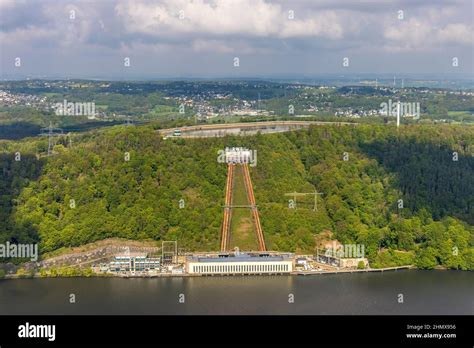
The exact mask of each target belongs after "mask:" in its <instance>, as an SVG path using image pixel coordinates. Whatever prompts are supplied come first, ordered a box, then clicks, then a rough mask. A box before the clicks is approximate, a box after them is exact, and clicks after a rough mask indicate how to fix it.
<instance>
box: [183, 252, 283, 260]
mask: <svg viewBox="0 0 474 348" xmlns="http://www.w3.org/2000/svg"><path fill="white" fill-rule="evenodd" d="M285 259H286V260H287V259H288V258H285V257H283V256H273V255H272V256H258V255H249V254H237V255H229V256H228V257H193V258H191V260H192V261H195V262H272V261H273V262H275V261H284V260H285Z"/></svg>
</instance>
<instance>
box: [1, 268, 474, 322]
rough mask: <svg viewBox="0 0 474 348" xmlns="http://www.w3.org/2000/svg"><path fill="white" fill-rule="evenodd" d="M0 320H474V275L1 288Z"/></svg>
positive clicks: (92, 281)
mask: <svg viewBox="0 0 474 348" xmlns="http://www.w3.org/2000/svg"><path fill="white" fill-rule="evenodd" d="M70 294H75V296H76V303H73V304H72V303H70V302H69V299H70ZM180 294H183V295H184V303H180V302H179V299H180ZM399 294H402V295H403V303H399V302H398V299H399ZM292 297H293V298H294V303H289V299H291V298H292ZM181 298H182V297H181ZM0 314H471V315H472V314H474V272H457V271H417V270H404V271H396V272H384V273H353V274H335V275H319V276H318V275H313V276H259V277H183V278H151V279H150V278H149V279H143V278H142V279H141V278H133V279H122V278H50V279H18V280H1V281H0Z"/></svg>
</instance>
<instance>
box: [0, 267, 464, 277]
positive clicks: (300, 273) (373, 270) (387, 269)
mask: <svg viewBox="0 0 474 348" xmlns="http://www.w3.org/2000/svg"><path fill="white" fill-rule="evenodd" d="M405 270H418V271H456V272H470V271H468V270H460V269H447V268H435V269H426V270H425V269H420V268H417V267H415V266H413V265H407V266H398V267H385V268H371V269H347V270H335V271H326V272H325V271H313V272H309V271H293V272H291V273H275V274H209V275H206V274H167V273H163V274H153V275H139V274H135V275H133V274H127V275H118V274H117V275H115V274H93V275H90V276H83V275H78V276H69V277H68V276H56V277H43V276H39V275H35V276H33V277H31V276H17V275H6V276H5V277H4V278H2V279H0V280H15V279H51V278H62V279H65V278H122V279H137V278H140V279H152V278H188V277H193V278H203V277H210V278H213V277H249V276H251V277H267V276H317V275H319V276H322V275H335V274H348V273H383V272H396V271H405Z"/></svg>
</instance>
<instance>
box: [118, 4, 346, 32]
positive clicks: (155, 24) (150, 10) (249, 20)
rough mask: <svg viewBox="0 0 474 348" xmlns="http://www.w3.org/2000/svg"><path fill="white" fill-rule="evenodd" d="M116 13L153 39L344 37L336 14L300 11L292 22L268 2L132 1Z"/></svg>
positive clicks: (128, 26)
mask: <svg viewBox="0 0 474 348" xmlns="http://www.w3.org/2000/svg"><path fill="white" fill-rule="evenodd" d="M116 12H117V14H118V16H120V17H121V18H122V19H123V22H124V24H125V27H126V30H128V31H129V32H131V33H142V34H148V35H152V36H161V35H173V36H175V35H179V34H183V33H188V34H189V33H192V34H201V35H208V36H209V35H210V36H215V37H218V36H224V35H243V36H254V37H281V38H290V37H309V36H321V37H329V38H340V37H342V34H343V28H342V26H341V24H340V21H341V20H342V18H338V16H337V15H336V14H335V13H334V12H333V11H320V12H319V13H312V14H311V16H308V14H307V13H298V12H297V13H295V18H294V19H289V18H288V11H287V10H284V9H283V8H282V7H281V6H280V5H279V4H272V3H269V2H266V1H264V0H216V1H214V2H205V1H204V0H195V1H192V2H190V1H186V0H165V1H163V2H161V3H159V4H157V3H150V2H148V1H141V2H140V1H133V2H131V1H128V2H120V3H119V4H118V5H117V7H116ZM180 15H181V19H180ZM303 16H305V17H307V18H305V17H303Z"/></svg>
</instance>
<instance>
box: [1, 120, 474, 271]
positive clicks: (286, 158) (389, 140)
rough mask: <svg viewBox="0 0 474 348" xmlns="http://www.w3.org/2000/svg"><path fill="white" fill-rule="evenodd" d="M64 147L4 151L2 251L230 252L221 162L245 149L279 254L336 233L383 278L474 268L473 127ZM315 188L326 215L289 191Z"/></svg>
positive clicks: (108, 138) (143, 132) (101, 139)
mask: <svg viewBox="0 0 474 348" xmlns="http://www.w3.org/2000/svg"><path fill="white" fill-rule="evenodd" d="M63 143H64V145H62V144H60V145H57V146H56V147H55V151H56V152H57V154H56V155H54V156H51V157H49V158H47V159H46V158H42V159H37V157H36V156H35V154H36V151H38V148H40V147H41V146H43V147H44V144H43V143H38V140H34V139H25V140H22V141H18V142H11V141H9V142H4V143H2V144H0V151H1V154H0V180H1V181H0V188H1V197H0V198H1V200H0V209H1V211H0V214H1V217H2V221H1V223H0V228H1V230H0V242H4V241H5V240H15V241H22V242H27V241H33V240H37V241H39V242H40V246H41V250H42V251H43V252H47V251H51V250H55V249H58V248H60V247H62V246H75V245H80V244H84V243H87V242H91V241H95V240H100V239H104V238H109V237H124V238H132V239H155V240H161V239H164V240H175V239H176V240H178V241H179V245H180V247H184V248H186V249H187V250H217V249H218V245H219V232H220V226H221V222H222V205H223V204H224V190H225V181H226V168H225V165H224V164H221V163H218V162H217V156H218V155H217V152H218V150H220V149H223V148H224V147H226V146H245V147H249V148H251V149H255V150H257V166H256V167H253V168H251V175H252V180H253V182H254V186H255V187H254V189H255V194H256V199H257V204H258V206H259V209H260V212H261V221H262V227H263V230H264V233H265V238H266V240H267V244H268V246H269V248H270V249H273V250H285V251H299V252H311V253H312V252H314V249H315V246H316V237H317V236H318V235H319V234H320V233H321V232H324V233H328V232H332V233H333V236H334V237H335V238H337V239H338V240H339V241H341V242H342V243H360V244H363V245H365V251H366V254H367V255H368V257H369V259H370V261H371V262H372V266H384V265H397V264H407V263H415V264H416V265H418V266H419V267H422V268H433V267H436V266H437V265H442V266H445V267H449V268H462V269H474V227H473V224H474V157H473V154H474V128H473V127H469V126H423V125H413V126H404V127H402V128H400V130H399V131H398V132H397V130H396V129H395V128H393V127H390V126H374V125H366V126H362V125H359V126H357V127H329V126H328V127H313V128H310V129H309V130H302V131H298V132H291V133H282V134H272V135H257V136H253V137H226V138H216V139H210V138H208V139H166V140H164V139H161V138H160V137H159V135H158V134H157V133H156V132H155V131H154V130H153V129H151V127H113V128H110V129H104V130H100V131H93V132H89V133H85V134H84V135H82V136H80V137H78V138H77V139H75V142H74V144H73V146H72V147H68V143H67V142H63ZM19 149H20V150H21V152H22V159H21V161H19V162H16V161H15V160H14V152H15V151H19ZM453 152H456V154H454V155H453ZM453 156H454V157H453ZM456 156H457V158H456ZM453 159H457V160H453ZM315 189H317V190H318V191H319V192H322V193H323V195H322V196H319V197H318V210H317V211H316V212H314V211H313V201H312V199H311V198H308V199H301V200H300V201H299V203H298V205H297V208H296V209H291V208H289V205H288V200H289V199H290V198H291V197H288V196H285V194H286V193H289V192H293V191H297V192H314V190H315ZM181 199H182V200H184V207H182V208H180V203H179V202H180V200H181ZM400 200H402V204H403V208H400V202H401V201H400Z"/></svg>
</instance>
